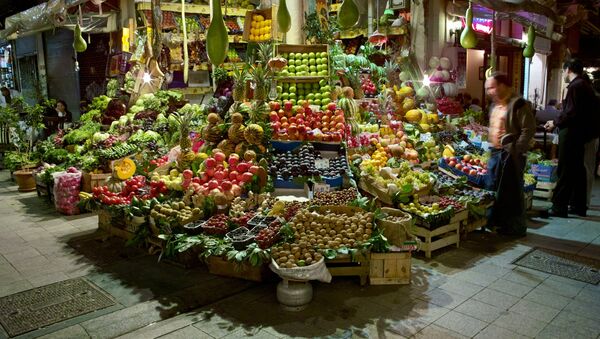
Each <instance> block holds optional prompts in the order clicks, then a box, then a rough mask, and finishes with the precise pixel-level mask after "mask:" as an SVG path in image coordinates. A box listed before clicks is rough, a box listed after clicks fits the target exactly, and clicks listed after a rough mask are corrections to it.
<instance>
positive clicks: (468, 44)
mask: <svg viewBox="0 0 600 339" xmlns="http://www.w3.org/2000/svg"><path fill="white" fill-rule="evenodd" d="M465 16H466V20H465V29H463V31H462V33H461V34H460V45H461V46H463V47H464V48H466V49H469V48H475V46H477V35H475V31H474V30H473V8H472V6H471V2H469V8H467V13H466V15H465Z"/></svg>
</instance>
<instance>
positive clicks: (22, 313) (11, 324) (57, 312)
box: [0, 278, 116, 337]
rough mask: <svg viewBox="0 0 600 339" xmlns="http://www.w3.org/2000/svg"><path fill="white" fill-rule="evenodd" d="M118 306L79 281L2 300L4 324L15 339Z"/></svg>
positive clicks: (1, 312)
mask: <svg viewBox="0 0 600 339" xmlns="http://www.w3.org/2000/svg"><path fill="white" fill-rule="evenodd" d="M115 304H116V302H115V301H114V300H113V299H112V298H111V297H110V296H109V295H108V294H107V293H105V292H104V291H102V290H100V288H98V287H97V286H95V285H93V284H92V283H90V282H89V281H87V280H86V279H84V278H76V279H70V280H65V281H60V282H57V283H54V284H50V285H46V286H42V287H38V288H34V289H31V290H28V291H24V292H20V293H16V294H13V295H9V296H6V297H3V298H0V323H1V324H2V327H4V329H5V330H6V332H7V333H8V335H9V336H11V337H14V336H17V335H20V334H23V333H27V332H30V331H33V330H37V329H39V328H42V327H45V326H48V325H51V324H55V323H58V322H61V321H64V320H67V319H70V318H73V317H76V316H79V315H82V314H86V313H89V312H92V311H96V310H100V309H103V308H106V307H109V306H112V305H115Z"/></svg>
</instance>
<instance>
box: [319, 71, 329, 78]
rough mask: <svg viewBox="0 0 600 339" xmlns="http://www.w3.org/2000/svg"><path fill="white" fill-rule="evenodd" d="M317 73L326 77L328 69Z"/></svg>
mask: <svg viewBox="0 0 600 339" xmlns="http://www.w3.org/2000/svg"><path fill="white" fill-rule="evenodd" d="M317 73H318V75H319V76H322V77H326V76H327V70H322V71H319V72H317Z"/></svg>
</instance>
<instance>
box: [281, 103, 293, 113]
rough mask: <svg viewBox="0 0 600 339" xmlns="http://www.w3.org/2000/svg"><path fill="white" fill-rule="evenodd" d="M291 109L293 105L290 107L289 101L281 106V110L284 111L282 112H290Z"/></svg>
mask: <svg viewBox="0 0 600 339" xmlns="http://www.w3.org/2000/svg"><path fill="white" fill-rule="evenodd" d="M292 107H294V105H292V102H291V101H286V102H285V103H284V104H283V109H284V110H286V111H291V110H292Z"/></svg>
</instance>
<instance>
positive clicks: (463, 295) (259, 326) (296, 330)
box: [0, 171, 600, 338]
mask: <svg viewBox="0 0 600 339" xmlns="http://www.w3.org/2000/svg"><path fill="white" fill-rule="evenodd" d="M599 188H600V187H598V186H597V187H596V192H600V191H599V190H598V189H599ZM536 205H538V206H541V205H547V203H545V202H542V201H536ZM593 205H594V206H595V209H594V210H592V211H591V213H590V216H589V217H588V218H570V219H546V220H544V219H533V221H532V222H531V224H530V228H529V234H528V236H527V237H526V238H523V239H520V240H519V241H513V240H509V239H506V238H502V237H497V236H494V235H493V234H489V233H472V234H470V235H469V237H468V239H467V240H466V241H461V248H459V249H456V248H450V249H448V250H441V251H438V252H435V253H434V258H433V259H432V260H429V261H427V260H424V259H420V258H422V257H421V256H419V257H418V258H417V259H414V260H413V277H412V284H411V285H408V286H366V287H361V286H360V285H359V283H358V278H334V280H333V281H332V283H331V284H325V283H317V282H315V283H313V288H314V298H313V301H312V303H311V304H310V305H309V307H308V308H307V309H306V310H304V311H302V312H286V311H283V310H282V309H281V308H280V307H279V305H278V303H277V300H276V296H275V290H276V282H273V283H263V284H256V283H250V282H245V281H241V280H234V279H227V278H221V277H216V276H212V275H210V274H208V273H207V272H206V270H205V269H204V268H197V269H192V270H184V269H181V268H179V267H176V266H174V265H170V264H166V263H163V262H160V263H157V262H156V259H157V257H156V256H153V255H149V254H148V253H144V252H142V251H140V250H138V249H135V248H130V247H124V244H123V243H122V242H120V241H118V240H116V239H109V240H106V241H104V240H103V239H101V238H99V235H100V234H99V233H98V230H97V217H95V216H91V215H83V216H73V217H68V216H62V215H60V214H58V213H56V212H55V211H54V208H53V206H51V205H49V204H48V203H47V202H46V201H45V200H44V199H41V198H38V197H37V196H36V195H35V193H18V192H17V191H16V186H15V185H14V184H13V183H12V182H11V181H9V180H8V173H7V172H5V171H4V172H0V297H2V296H6V295H10V294H13V293H17V292H19V291H24V290H27V289H31V288H34V287H38V286H43V285H46V284H50V283H53V282H56V281H61V280H65V279H69V278H73V277H80V276H85V277H86V278H87V279H89V280H90V281H92V282H94V283H95V284H96V285H98V286H99V287H100V288H102V289H104V290H105V291H107V292H108V293H110V294H111V295H112V296H113V297H114V298H115V300H117V302H118V305H116V306H113V307H111V308H108V309H104V310H100V311H97V312H93V313H90V314H86V315H83V316H79V317H76V318H73V319H69V320H66V321H64V322H62V323H58V324H54V325H51V326H49V327H47V328H43V329H39V330H36V331H33V332H30V333H28V334H26V335H23V336H21V337H23V338H29V337H42V338H114V337H120V338H157V337H161V338H221V337H228V338H243V337H253V338H285V337H330V338H409V337H411V338H465V337H475V338H533V337H535V338H563V337H564V338H599V337H600V286H598V285H591V284H586V283H582V282H579V281H576V280H571V279H566V278H563V277H560V276H555V275H550V274H546V273H543V272H539V271H534V270H530V269H526V268H522V267H517V266H515V265H513V264H511V262H512V261H513V260H514V259H516V258H518V257H519V256H520V255H522V254H524V253H526V252H527V251H529V250H530V249H531V248H532V247H534V246H541V247H545V248H552V249H556V250H560V251H566V252H570V253H579V254H580V255H584V256H588V257H591V258H594V259H596V260H600V208H599V207H600V194H596V197H595V198H594V203H593ZM4 337H7V334H6V333H5V332H4V330H3V329H2V328H1V327H0V338H4Z"/></svg>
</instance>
